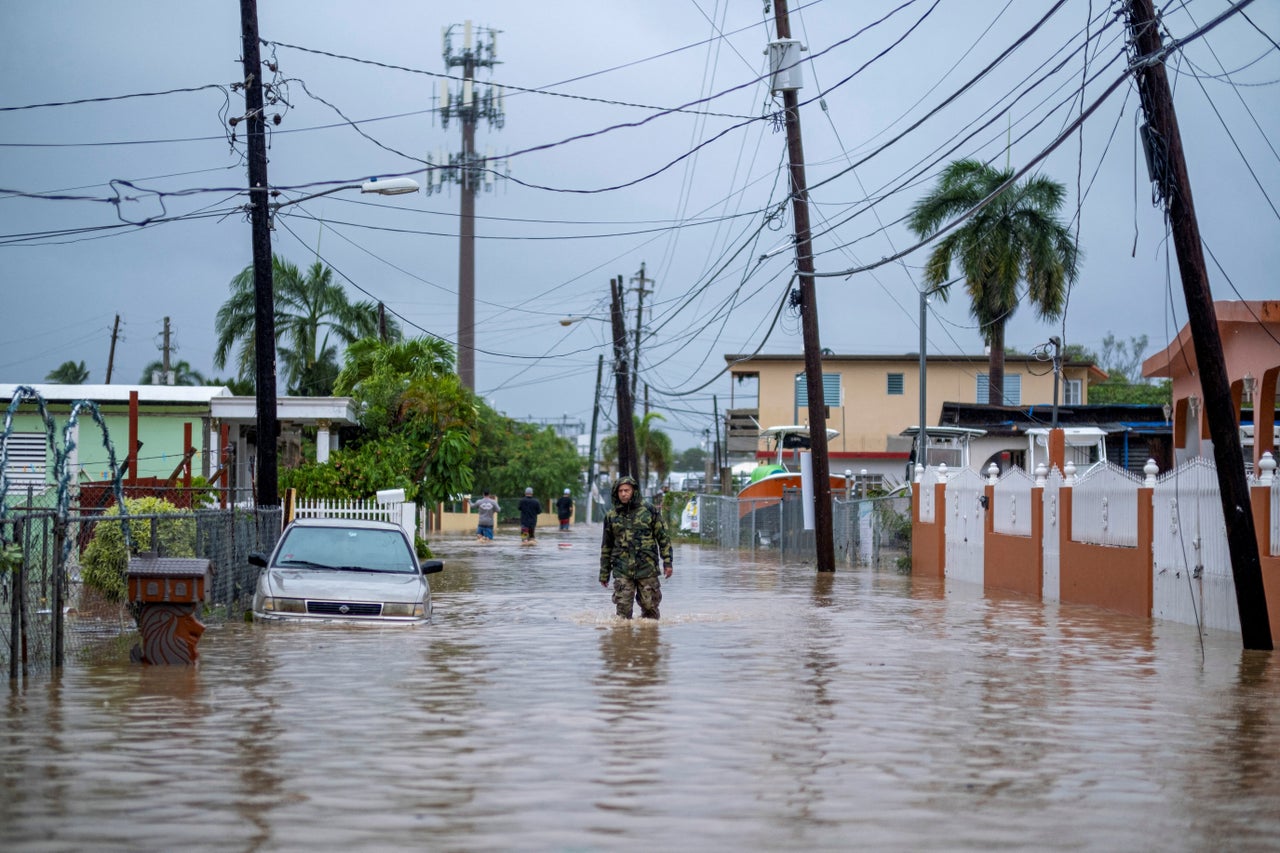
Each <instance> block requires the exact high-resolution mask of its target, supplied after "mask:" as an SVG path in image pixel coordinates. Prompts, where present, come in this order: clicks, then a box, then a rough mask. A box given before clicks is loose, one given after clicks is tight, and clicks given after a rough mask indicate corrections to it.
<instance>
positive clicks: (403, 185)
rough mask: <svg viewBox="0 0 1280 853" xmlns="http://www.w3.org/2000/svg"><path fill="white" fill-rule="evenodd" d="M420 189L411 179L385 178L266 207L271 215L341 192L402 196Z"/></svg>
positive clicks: (332, 188)
mask: <svg viewBox="0 0 1280 853" xmlns="http://www.w3.org/2000/svg"><path fill="white" fill-rule="evenodd" d="M419 189H421V187H419V186H418V182H417V181H415V180H414V179H413V178H387V179H385V180H379V179H377V178H370V179H369V180H367V181H365V182H364V183H362V184H342V185H341V186H336V187H330V188H329V189H327V190H321V191H320V192H318V193H312V194H311V195H304V196H303V197H302V198H293V199H289V200H288V201H281V202H275V203H273V204H270V205H268V207H269V208H270V209H271V212H272V213H275V212H276V211H277V210H279V209H280V208H282V207H288V206H289V205H291V204H298V203H299V202H303V201H311V199H313V198H320V197H321V196H326V195H332V194H333V193H336V192H340V191H342V190H360V192H362V193H372V194H374V195H404V194H405V193H416V192H417V191H418V190H419Z"/></svg>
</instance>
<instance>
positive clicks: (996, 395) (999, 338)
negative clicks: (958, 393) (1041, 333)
mask: <svg viewBox="0 0 1280 853" xmlns="http://www.w3.org/2000/svg"><path fill="white" fill-rule="evenodd" d="M1013 176H1014V172H1013V170H1012V169H1004V170H999V169H995V168H993V167H991V166H989V165H987V164H986V163H982V162H979V161H977V160H957V161H956V162H954V163H952V164H951V165H949V166H948V167H947V168H946V169H945V170H944V171H943V173H942V178H941V179H940V180H939V181H938V186H937V187H936V188H935V189H934V190H933V191H932V192H931V193H929V194H928V195H927V196H925V197H924V198H922V199H921V200H920V201H918V202H916V204H915V206H914V207H913V208H912V209H911V213H910V216H909V219H908V224H909V225H910V227H911V229H912V230H913V231H915V232H916V234H917V235H918V236H920V237H926V236H928V235H930V234H933V233H934V232H935V231H937V229H938V228H940V227H942V226H943V225H944V224H946V223H947V222H949V221H950V220H951V219H953V218H954V217H957V216H961V215H964V214H969V213H970V211H973V209H974V208H975V207H976V206H977V205H979V204H980V203H982V202H984V201H986V200H987V199H988V197H989V196H992V195H995V194H996V193H998V195H995V198H994V199H992V200H991V201H990V202H989V203H988V204H986V206H985V207H983V208H982V209H980V210H976V211H973V212H972V214H971V215H969V217H968V219H967V220H966V221H965V223H964V224H963V225H961V226H959V227H957V228H955V229H954V230H952V231H950V232H949V233H948V234H947V235H946V236H944V237H943V238H942V239H941V240H939V241H938V244H937V246H936V247H935V248H934V250H933V253H932V254H931V255H929V258H928V260H927V261H926V263H925V275H924V278H925V283H926V284H927V285H929V286H930V287H933V288H937V289H938V292H939V293H941V294H942V297H943V299H946V298H947V296H948V291H949V289H950V284H949V283H948V280H949V279H950V274H951V263H952V261H953V260H954V261H955V262H956V263H957V264H958V265H959V267H960V269H961V271H962V272H963V274H964V280H965V291H966V292H967V293H968V294H969V312H970V314H971V315H972V316H973V317H974V319H976V320H977V321H978V323H979V324H980V325H981V327H982V337H983V340H984V341H985V342H986V343H987V345H988V346H989V347H990V348H991V356H990V367H989V369H988V374H987V388H988V402H989V403H991V404H992V405H997V406H998V405H1002V404H1003V403H1004V327H1005V323H1007V322H1008V320H1009V318H1010V317H1011V316H1013V312H1014V311H1015V310H1017V307H1018V302H1019V294H1018V286H1019V284H1020V283H1022V282H1025V283H1026V285H1027V290H1026V296H1027V298H1028V299H1029V300H1030V302H1031V304H1032V306H1034V308H1035V309H1036V313H1037V315H1038V316H1039V317H1040V319H1042V320H1053V319H1057V318H1058V317H1060V316H1062V309H1063V306H1064V305H1065V304H1066V296H1067V289H1068V287H1069V286H1070V285H1071V284H1072V283H1074V282H1075V280H1076V274H1077V265H1078V262H1079V259H1080V249H1079V247H1078V246H1077V245H1076V242H1075V240H1074V238H1072V236H1071V232H1070V231H1069V230H1068V229H1067V227H1066V226H1065V225H1063V224H1062V223H1061V222H1060V221H1059V220H1058V217H1057V213H1058V209H1059V208H1060V207H1062V201H1063V198H1064V197H1065V195H1066V188H1065V187H1064V186H1063V185H1062V184H1060V183H1058V182H1057V181H1053V180H1050V179H1049V178H1045V177H1043V176H1040V175H1032V176H1031V177H1029V178H1027V179H1026V180H1025V181H1022V182H1021V183H1013Z"/></svg>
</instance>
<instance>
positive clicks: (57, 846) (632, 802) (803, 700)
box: [0, 526, 1280, 851]
mask: <svg viewBox="0 0 1280 853" xmlns="http://www.w3.org/2000/svg"><path fill="white" fill-rule="evenodd" d="M598 530H599V528H598V526H597V527H595V528H585V527H580V528H578V529H576V530H575V531H573V532H572V533H570V534H568V535H565V536H561V535H560V534H558V533H557V532H556V531H555V530H547V531H545V532H544V533H543V538H542V539H541V540H540V542H539V544H538V545H537V546H533V547H521V546H519V545H518V544H516V542H515V541H514V538H513V536H512V535H511V533H510V532H509V531H507V530H505V529H504V530H503V531H501V532H500V536H499V540H498V541H497V542H496V543H494V544H492V545H484V544H481V543H476V542H473V541H471V540H470V539H448V538H441V539H438V540H436V541H435V542H433V547H434V548H435V550H436V552H437V556H439V557H442V558H444V559H445V561H446V569H445V572H444V574H442V575H436V576H433V578H432V587H433V590H434V595H435V619H434V622H433V624H431V625H428V626H423V627H419V628H409V629H403V628H401V629H390V628H370V629H358V628H348V627H338V626H301V627H294V626H287V625H278V624H257V625H252V624H227V625H213V626H210V628H209V630H208V631H207V632H206V633H205V635H204V638H203V640H202V641H201V643H200V653H201V660H200V665H199V667H198V668H196V669H178V668H161V667H153V668H146V667H140V666H134V665H130V664H128V663H127V655H122V656H121V660H120V661H119V662H118V663H112V664H108V665H96V666H87V665H85V664H81V663H72V664H70V665H69V666H68V667H67V668H66V670H65V671H64V672H63V673H62V674H61V676H59V677H54V678H40V679H34V678H33V679H31V680H30V681H29V682H27V683H25V684H21V685H18V686H14V685H10V686H9V688H8V689H7V692H6V693H5V694H4V697H5V707H4V725H3V735H2V736H0V744H2V747H0V773H2V777H0V778H2V780H3V789H2V790H0V844H3V846H4V847H5V849H7V850H22V851H37V850H39V851H45V850H48V851H63V850H95V851H96V850H156V851H160V850H178V849H183V850H191V851H205V850H234V851H254V850H273V851H274V850H298V849H320V850H336V849H344V850H345V849H356V850H388V849H392V848H394V847H408V848H411V849H431V850H575V851H577V850H615V849H626V850H629V849H635V850H641V849H644V850H663V849H667V850H670V849H691V848H695V847H696V848H697V849H700V850H737V849H756V850H779V849H789V850H839V849H854V848H857V849H874V850H915V849H947V850H990V849H1066V850H1092V849H1108V850H1112V849H1114V850H1120V849H1132V850H1209V849H1230V850H1275V849H1277V847H1278V846H1280V840H1278V839H1280V662H1277V660H1276V658H1275V655H1274V654H1265V653H1263V654H1258V653H1244V652H1242V651H1241V649H1240V645H1241V644H1240V638H1239V636H1238V635H1234V634H1227V633H1221V632H1209V633H1208V634H1206V636H1205V638H1204V658H1203V661H1202V658H1201V646H1200V643H1199V642H1198V640H1197V636H1196V631H1195V629H1194V628H1192V627H1188V626H1185V625H1178V624H1171V623H1150V622H1147V621H1145V620H1136V619H1130V618H1128V617H1125V616H1119V615H1116V614H1112V613H1107V612H1103V611H1100V610H1094V609H1090V608H1082V607H1069V606H1058V605H1055V604H1041V603H1040V602H1038V601H1033V600H1030V599H1025V598H1018V597H1007V598H1006V597H993V596H990V595H987V596H984V595H983V594H982V592H981V590H980V589H977V588H976V587H972V586H967V585H964V584H955V583H953V584H948V585H946V586H945V587H944V586H943V585H942V584H941V583H938V582H935V581H923V580H918V579H913V578H911V577H909V576H904V575H900V574H897V573H896V572H894V571H893V570H892V569H881V570H870V569H847V570H842V571H840V572H838V573H837V574H836V575H835V576H834V577H827V578H815V573H814V571H813V570H812V568H811V567H807V566H803V565H798V564H794V563H792V564H787V565H780V564H779V563H778V562H777V561H776V557H773V556H771V555H769V554H767V553H761V554H758V555H757V557H756V558H754V559H753V558H751V557H750V556H749V555H744V554H739V553H738V552H733V551H716V550H713V549H701V548H698V547H694V546H677V550H676V574H675V576H674V577H673V578H672V579H671V580H670V581H666V582H664V585H663V592H664V601H663V604H662V610H663V620H662V622H661V623H652V622H639V621H637V622H634V623H630V624H628V623H623V622H620V621H616V620H615V619H614V618H613V617H612V615H611V614H612V605H611V603H610V600H609V594H608V593H607V592H606V591H605V590H603V589H601V588H600V586H599V585H598V584H597V583H596V580H595V576H596V570H597V569H596V566H597V562H596V559H597V551H596V547H597V541H596V540H597V537H598ZM1274 630H1275V627H1274V626H1273V631H1274Z"/></svg>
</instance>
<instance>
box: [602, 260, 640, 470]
mask: <svg viewBox="0 0 1280 853" xmlns="http://www.w3.org/2000/svg"><path fill="white" fill-rule="evenodd" d="M623 287H624V284H623V281H622V276H618V277H617V278H611V279H609V290H610V293H611V295H612V299H611V300H610V310H609V314H610V318H611V319H612V321H613V375H614V378H615V380H616V384H617V388H618V390H617V394H616V396H617V398H618V476H620V477H623V476H627V477H638V476H639V474H640V471H639V469H638V467H637V465H636V460H637V459H638V457H639V455H640V454H639V452H638V451H637V449H636V425H635V420H634V412H635V405H634V404H633V402H632V398H631V381H630V380H629V379H628V378H627V372H628V370H627V368H628V365H627V329H626V325H625V324H624V322H623V319H622V312H623V308H622V297H623Z"/></svg>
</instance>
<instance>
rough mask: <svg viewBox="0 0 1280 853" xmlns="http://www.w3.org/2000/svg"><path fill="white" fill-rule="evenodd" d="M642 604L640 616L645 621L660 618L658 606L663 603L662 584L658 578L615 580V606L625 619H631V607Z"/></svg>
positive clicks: (617, 578) (618, 578)
mask: <svg viewBox="0 0 1280 853" xmlns="http://www.w3.org/2000/svg"><path fill="white" fill-rule="evenodd" d="M637 601H638V602H640V615H641V616H643V617H644V618H645V619H657V618H658V605H659V604H661V603H662V584H661V583H660V582H659V581H658V576H657V575H654V576H652V577H648V578H636V579H633V578H624V577H620V576H617V575H615V576H614V578H613V604H614V606H615V607H617V608H618V615H619V616H621V617H622V618H623V619H630V618H631V606H632V604H633V603H634V602H637Z"/></svg>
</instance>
